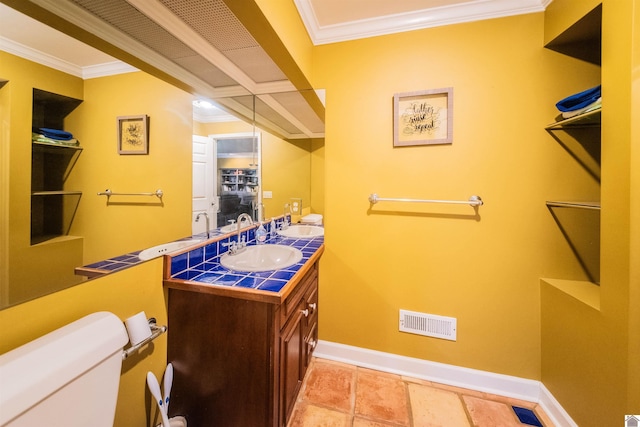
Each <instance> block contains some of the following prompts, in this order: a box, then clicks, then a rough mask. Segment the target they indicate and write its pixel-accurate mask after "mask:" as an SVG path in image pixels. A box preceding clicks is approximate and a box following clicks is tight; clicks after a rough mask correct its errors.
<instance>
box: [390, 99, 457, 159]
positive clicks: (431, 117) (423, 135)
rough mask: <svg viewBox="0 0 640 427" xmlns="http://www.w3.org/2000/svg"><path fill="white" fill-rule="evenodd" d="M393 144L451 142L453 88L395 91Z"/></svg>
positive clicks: (402, 145) (409, 144) (397, 145)
mask: <svg viewBox="0 0 640 427" xmlns="http://www.w3.org/2000/svg"><path fill="white" fill-rule="evenodd" d="M393 115H394V118H393V133H394V137H393V146H394V147H404V146H411V145H432V144H451V143H452V142H453V135H452V133H453V88H451V87H448V88H443V89H431V90H422V91H417V92H406V93H396V94H395V95H394V96H393Z"/></svg>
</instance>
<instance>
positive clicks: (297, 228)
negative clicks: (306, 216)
mask: <svg viewBox="0 0 640 427" xmlns="http://www.w3.org/2000/svg"><path fill="white" fill-rule="evenodd" d="M278 234H279V235H281V236H284V237H292V238H295V239H311V238H313V237H318V236H324V228H323V227H315V226H312V225H290V226H289V227H288V228H287V229H286V230H280V231H278Z"/></svg>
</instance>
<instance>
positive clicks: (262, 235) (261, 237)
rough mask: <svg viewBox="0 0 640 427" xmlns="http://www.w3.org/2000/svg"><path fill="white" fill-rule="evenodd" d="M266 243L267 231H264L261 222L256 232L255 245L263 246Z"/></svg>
mask: <svg viewBox="0 0 640 427" xmlns="http://www.w3.org/2000/svg"><path fill="white" fill-rule="evenodd" d="M266 241H267V230H265V229H264V226H263V225H262V221H260V227H258V229H257V230H256V243H257V244H258V245H264V243H265V242H266Z"/></svg>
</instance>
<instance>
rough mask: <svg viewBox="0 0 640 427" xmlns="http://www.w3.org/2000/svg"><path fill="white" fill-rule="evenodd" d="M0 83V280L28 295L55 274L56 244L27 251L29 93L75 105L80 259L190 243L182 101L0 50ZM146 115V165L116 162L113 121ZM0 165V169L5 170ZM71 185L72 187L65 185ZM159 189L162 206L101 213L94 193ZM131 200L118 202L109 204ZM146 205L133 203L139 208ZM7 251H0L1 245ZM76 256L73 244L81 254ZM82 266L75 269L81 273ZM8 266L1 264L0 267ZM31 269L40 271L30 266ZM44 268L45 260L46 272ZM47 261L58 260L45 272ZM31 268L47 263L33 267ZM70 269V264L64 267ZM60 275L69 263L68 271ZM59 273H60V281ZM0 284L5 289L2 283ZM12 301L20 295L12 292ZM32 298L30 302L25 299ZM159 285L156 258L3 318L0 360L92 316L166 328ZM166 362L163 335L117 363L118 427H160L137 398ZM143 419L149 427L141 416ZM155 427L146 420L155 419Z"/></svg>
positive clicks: (186, 107)
mask: <svg viewBox="0 0 640 427" xmlns="http://www.w3.org/2000/svg"><path fill="white" fill-rule="evenodd" d="M0 64H1V67H0V78H4V79H7V80H9V82H8V83H7V84H6V85H5V86H4V87H3V88H2V89H0V90H1V91H2V96H1V102H2V105H3V108H9V109H10V112H9V114H6V113H5V111H3V114H2V123H3V124H2V135H3V140H5V141H9V142H10V149H6V150H3V155H4V154H5V153H6V152H8V153H10V158H9V160H7V159H5V158H3V162H6V163H7V164H9V165H10V168H7V169H9V170H10V172H11V175H10V179H9V173H8V172H9V170H7V169H3V171H2V174H1V177H2V188H8V189H9V203H8V204H7V205H8V206H5V204H3V205H2V207H3V211H2V212H1V215H2V222H3V230H4V227H5V226H6V227H7V230H8V234H9V235H8V236H6V237H5V236H3V240H4V242H3V245H4V244H5V243H7V242H8V246H9V249H10V253H9V255H8V256H7V255H6V254H4V256H5V257H6V258H7V259H8V261H9V262H8V263H7V264H4V262H3V267H5V266H7V265H8V266H9V267H10V268H11V270H10V271H9V272H10V273H12V274H6V273H7V271H6V269H4V268H3V273H2V276H1V277H2V278H3V279H5V278H6V279H7V280H8V281H9V282H10V283H11V286H12V288H13V286H14V285H17V287H16V288H17V289H21V288H20V286H21V285H25V284H26V285H27V286H30V287H31V288H34V287H35V283H36V279H38V276H40V278H42V277H44V278H46V279H47V282H48V283H50V282H53V281H55V280H56V278H57V277H58V276H62V275H63V274H62V273H58V272H57V270H55V269H54V268H55V266H54V265H49V266H46V264H45V263H46V261H47V260H51V259H56V257H57V256H58V255H59V252H60V249H59V247H60V245H58V244H41V245H37V246H34V247H31V246H30V244H29V243H30V242H29V235H30V223H29V221H30V215H29V209H30V199H29V197H30V192H31V179H30V168H31V144H30V139H31V135H30V130H31V99H32V88H33V87H37V88H39V89H43V90H47V91H51V92H55V93H59V94H62V95H66V96H72V97H74V98H78V99H84V102H83V104H82V105H81V107H78V109H76V110H75V111H74V112H73V113H72V115H71V116H70V117H69V118H68V120H67V121H66V122H65V128H66V129H67V130H70V131H72V132H73V133H74V135H76V136H77V137H78V138H79V139H80V142H81V144H82V146H83V147H84V151H83V153H82V154H81V156H80V158H79V160H78V162H77V164H76V166H75V168H74V170H73V172H72V174H71V175H70V177H69V179H68V183H67V185H68V186H69V187H68V188H74V189H80V190H82V191H83V192H84V195H83V197H82V199H81V202H80V207H79V209H78V212H77V214H76V218H75V221H74V224H73V228H72V233H73V234H76V235H79V236H83V237H84V238H80V239H60V240H62V241H63V243H64V241H72V242H74V243H77V242H81V243H82V242H84V249H85V251H86V256H85V259H86V260H87V262H90V261H95V260H97V259H104V258H106V257H108V256H112V255H121V254H124V253H126V252H127V251H133V250H136V249H143V248H146V247H149V246H152V245H153V244H156V243H161V242H166V241H170V240H174V239H177V238H180V237H184V236H186V235H189V234H191V221H190V216H191V215H190V212H191V180H192V178H191V151H192V149H191V137H192V121H191V114H192V112H191V96H190V95H188V94H186V93H184V92H182V91H181V90H179V89H176V88H173V87H172V86H170V85H168V84H166V83H163V82H161V81H159V80H157V79H155V78H153V77H149V76H147V75H144V74H142V73H133V74H127V75H121V76H114V77H106V78H100V79H94V80H88V81H85V82H83V81H82V80H81V79H78V78H76V77H73V76H70V75H67V74H64V73H61V72H58V71H54V70H51V69H49V68H47V67H43V66H40V65H37V64H34V63H31V62H29V61H25V60H23V59H20V58H17V57H14V56H12V55H8V54H6V53H4V52H0ZM137 114H148V115H149V116H150V151H149V155H148V156H119V155H118V154H117V149H116V136H115V134H116V117H117V116H119V115H137ZM3 164H4V163H3ZM74 186H75V187H74ZM106 188H111V189H112V190H114V191H121V192H129V191H131V192H137V191H145V192H146V191H154V190H155V189H156V188H162V189H163V190H164V191H165V197H164V198H163V205H162V206H148V205H147V206H139V205H136V204H124V205H119V204H116V205H111V206H107V205H106V199H105V198H104V197H98V196H97V194H96V193H97V192H98V191H103V190H104V189H106ZM130 200H131V199H126V200H122V199H119V200H116V199H115V197H114V199H113V201H114V202H119V201H125V202H128V201H130ZM148 200H149V199H148V198H144V199H143V200H139V199H135V198H134V200H131V201H134V202H140V201H142V202H147V201H148ZM3 247H4V246H3ZM80 254H82V246H80ZM80 257H81V258H80V260H79V261H78V262H76V263H75V264H74V265H79V264H80V262H82V255H80ZM4 259H5V258H3V260H4ZM34 260H37V261H38V263H35V264H34ZM50 264H52V263H50ZM53 264H55V263H53ZM33 266H45V267H44V268H42V269H38V268H34V267H33ZM71 267H73V265H72V266H71ZM65 268H66V269H67V270H69V269H70V267H69V266H65ZM65 274H66V273H65ZM4 285H5V284H4V283H3V286H4ZM19 292H22V291H21V290H20V291H19ZM30 297H33V295H30ZM165 301H166V298H165V295H164V292H163V288H162V260H161V259H156V260H153V261H150V262H147V263H145V264H142V265H140V266H137V267H133V268H130V269H127V270H124V271H122V272H119V273H114V274H112V275H108V276H104V277H102V278H98V279H94V280H92V281H89V282H86V283H83V284H80V285H78V286H75V287H73V288H69V289H66V290H64V291H60V292H57V293H54V294H51V295H48V296H45V297H42V298H38V299H35V300H33V301H29V302H26V303H23V304H20V305H17V306H14V307H11V308H7V309H4V310H1V311H0V324H2V325H5V326H6V325H11V327H3V328H0V353H4V352H6V351H8V350H10V349H12V348H15V347H17V346H19V345H21V344H24V343H26V342H28V341H31V340H33V339H35V338H37V337H39V336H41V335H43V334H45V333H47V332H50V331H52V330H54V329H56V328H58V327H61V326H63V325H65V324H67V323H69V322H71V321H73V320H76V319H78V318H80V317H82V316H84V315H86V314H89V313H91V312H95V311H101V310H106V311H111V312H113V313H115V314H116V315H117V316H119V317H120V318H121V319H123V320H124V319H126V318H127V317H129V316H131V315H133V314H136V313H137V312H139V311H142V310H144V311H145V312H146V313H147V315H148V316H154V317H156V318H157V319H158V322H159V323H160V324H166V323H167V314H166V307H165ZM165 364H166V336H165V337H161V338H160V339H159V340H157V341H156V343H155V344H154V346H149V347H148V349H147V350H145V351H144V352H143V353H141V354H140V355H137V356H133V357H131V358H130V359H129V360H127V361H125V362H124V363H123V368H122V376H121V383H120V391H119V399H118V407H117V413H116V423H115V425H116V426H123V427H125V426H132V425H140V426H142V425H157V422H158V419H157V414H156V411H155V406H154V405H151V400H149V399H148V392H146V385H145V378H146V372H147V371H149V370H151V371H153V372H154V373H155V374H156V375H157V376H158V377H160V376H161V375H162V372H163V369H164V367H165ZM150 416H151V417H152V418H153V419H151V420H150V419H149V418H150ZM154 421H155V422H154Z"/></svg>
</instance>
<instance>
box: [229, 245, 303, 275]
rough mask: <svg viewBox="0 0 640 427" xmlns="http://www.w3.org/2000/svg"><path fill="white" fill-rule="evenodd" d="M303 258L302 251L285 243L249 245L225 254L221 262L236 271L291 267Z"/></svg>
mask: <svg viewBox="0 0 640 427" xmlns="http://www.w3.org/2000/svg"><path fill="white" fill-rule="evenodd" d="M301 259H302V252H300V251H299V250H298V249H296V248H293V247H291V246H285V245H255V246H247V247H246V248H244V249H242V250H240V252H238V253H237V254H235V255H229V254H228V253H227V254H224V255H223V256H222V258H220V264H222V266H223V267H225V268H228V269H229V270H235V271H252V272H258V271H269V270H280V269H282V268H286V267H290V266H292V265H294V264H296V263H298V262H300V260H301Z"/></svg>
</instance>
